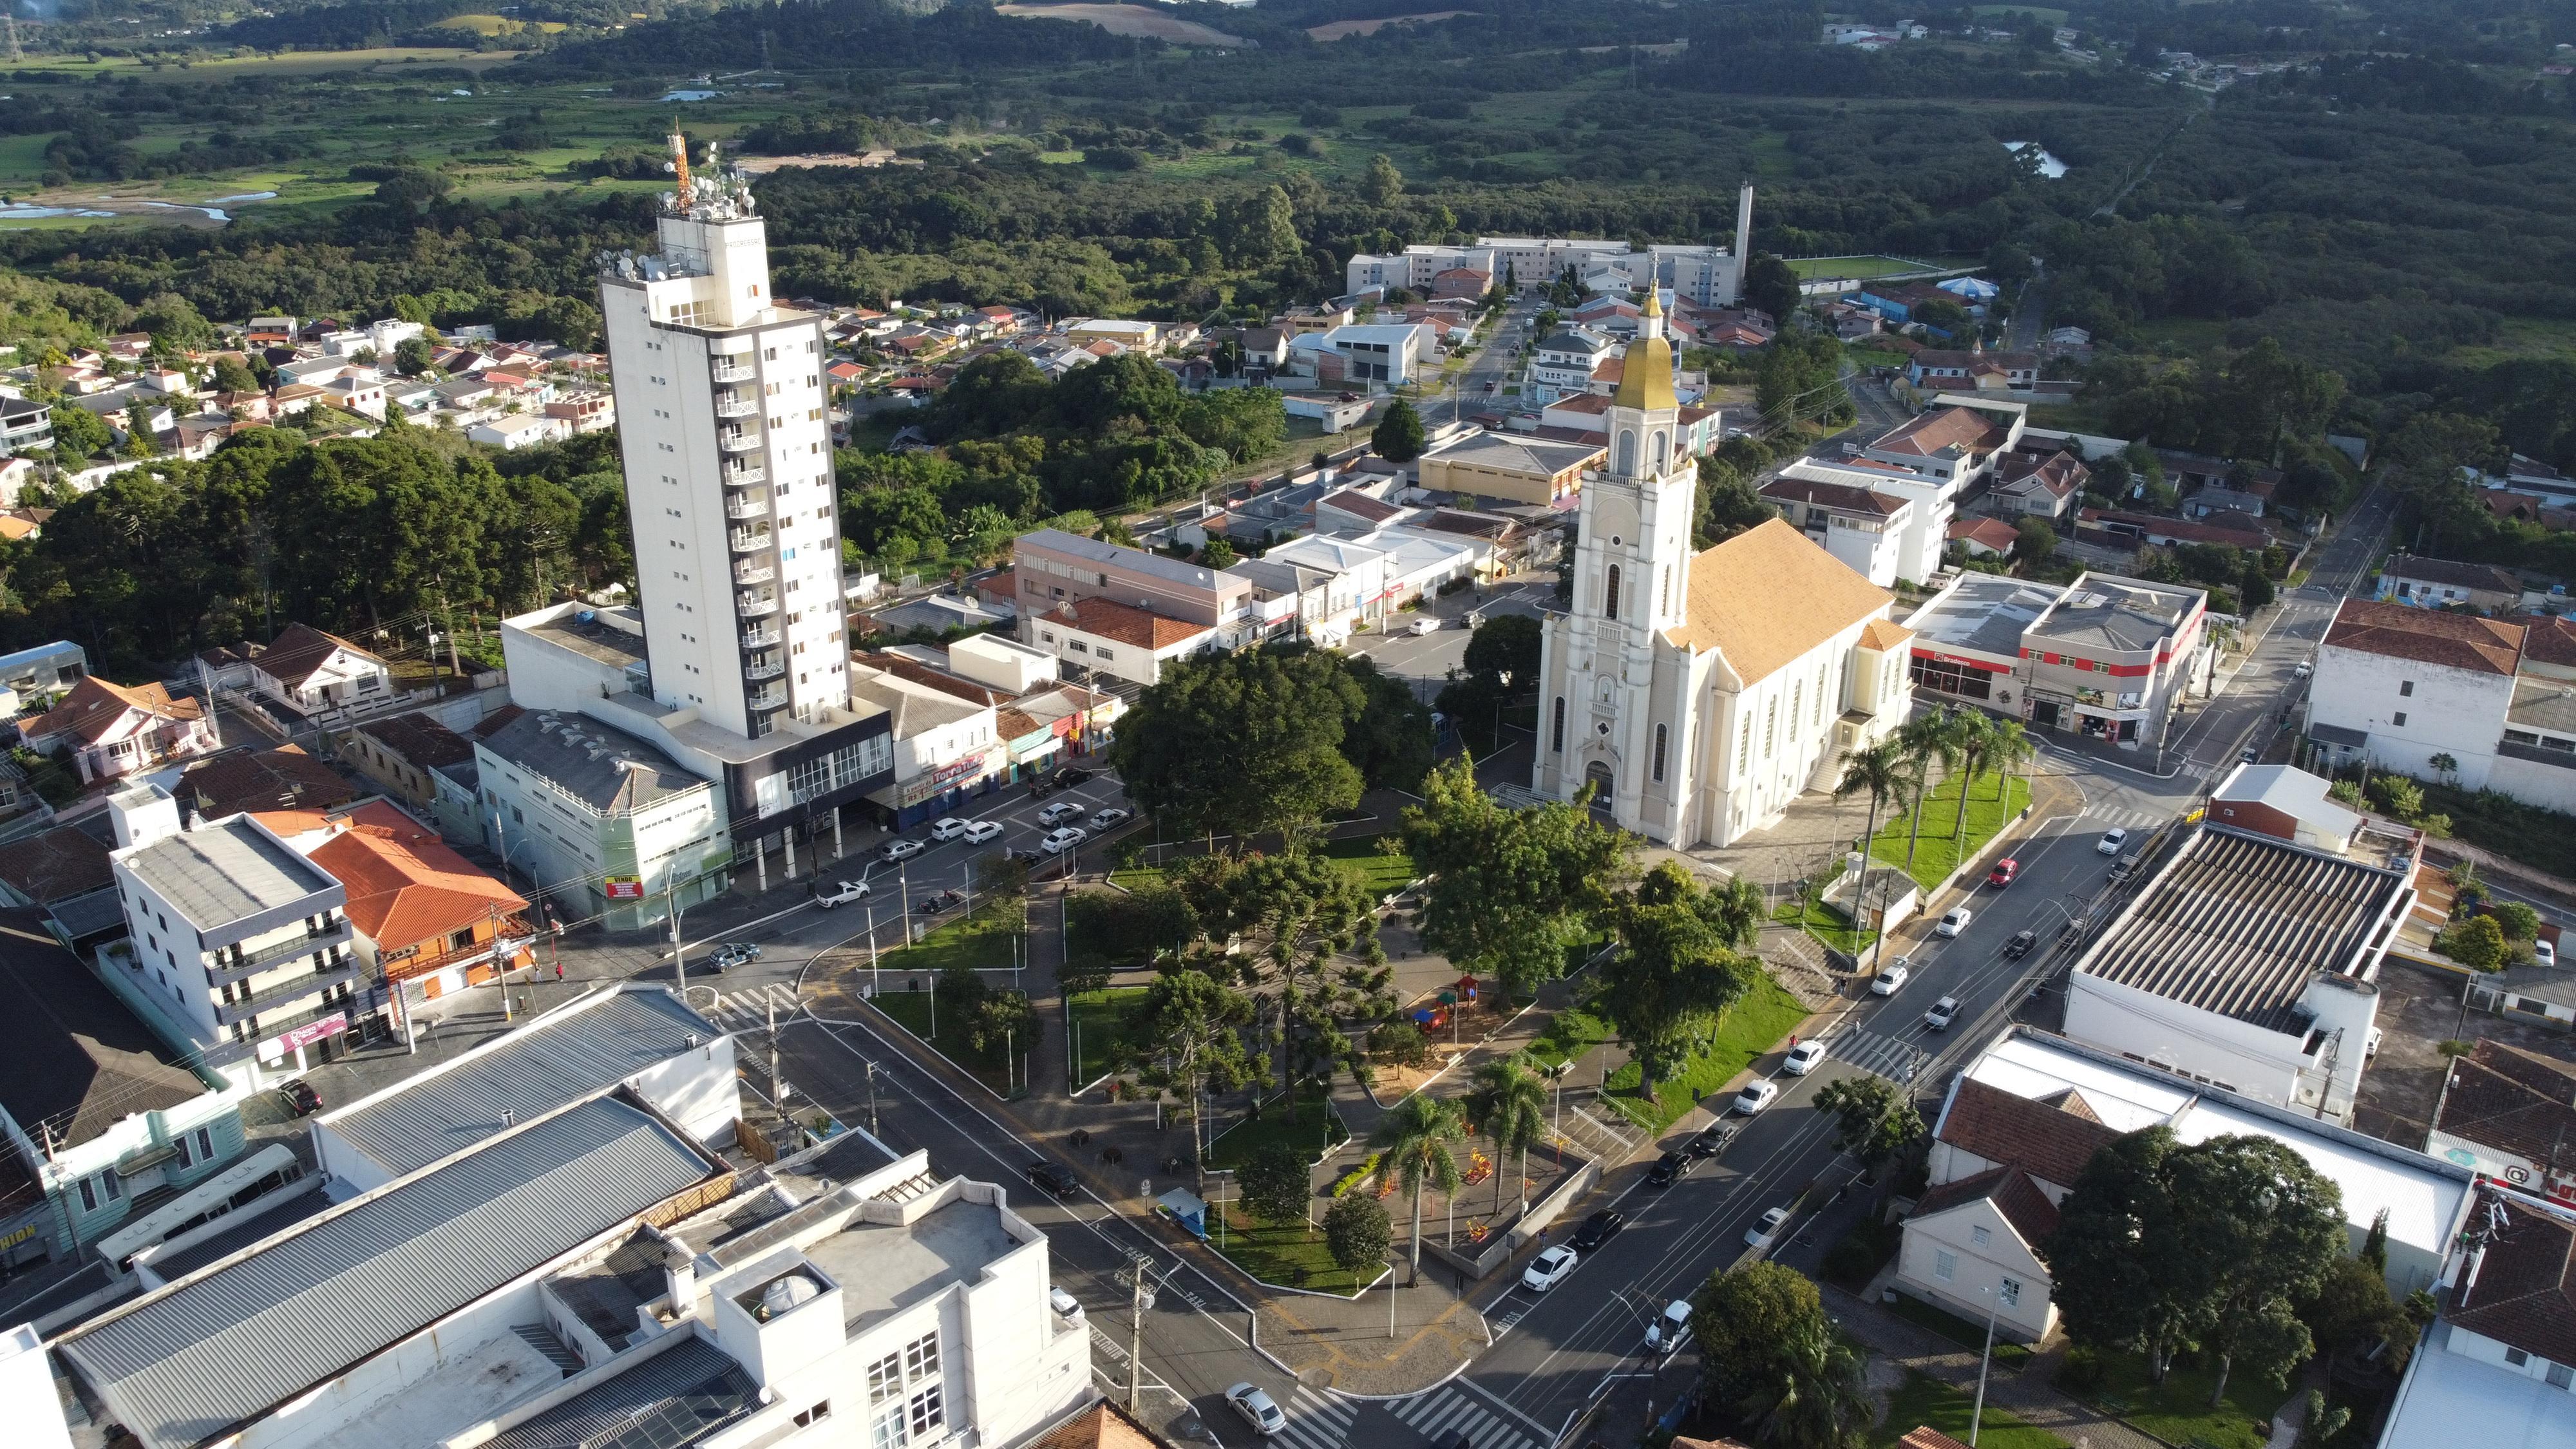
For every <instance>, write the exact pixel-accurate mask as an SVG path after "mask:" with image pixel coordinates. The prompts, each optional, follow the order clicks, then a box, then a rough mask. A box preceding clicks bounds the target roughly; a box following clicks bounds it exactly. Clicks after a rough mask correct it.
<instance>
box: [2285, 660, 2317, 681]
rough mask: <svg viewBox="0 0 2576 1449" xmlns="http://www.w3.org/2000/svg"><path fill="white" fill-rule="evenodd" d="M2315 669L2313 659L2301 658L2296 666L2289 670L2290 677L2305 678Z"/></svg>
mask: <svg viewBox="0 0 2576 1449" xmlns="http://www.w3.org/2000/svg"><path fill="white" fill-rule="evenodd" d="M2316 669H2317V666H2316V662H2315V661H2314V660H2309V659H2302V660H2300V661H2299V665H2298V667H2297V668H2295V669H2293V670H2291V671H2290V677H2291V678H2292V679H2305V678H2307V677H2308V676H2309V675H2311V674H2314V673H2315V672H2316Z"/></svg>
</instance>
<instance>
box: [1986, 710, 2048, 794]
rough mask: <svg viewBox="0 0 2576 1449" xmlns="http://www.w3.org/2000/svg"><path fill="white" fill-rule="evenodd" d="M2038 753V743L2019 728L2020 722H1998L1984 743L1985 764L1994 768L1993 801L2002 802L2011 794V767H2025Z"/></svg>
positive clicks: (2012, 720) (2013, 720)
mask: <svg viewBox="0 0 2576 1449" xmlns="http://www.w3.org/2000/svg"><path fill="white" fill-rule="evenodd" d="M2038 753H2039V742H2038V741H2037V740H2034V739H2032V738H2031V737H2030V733H2029V732H2028V731H2027V730H2024V729H2023V728H2022V727H2021V721H2020V720H2017V719H2008V720H2003V721H2000V722H1998V723H1997V724H1996V725H1995V727H1994V730H1993V732H1992V734H1991V736H1990V737H1989V738H1988V739H1987V741H1986V763H1988V764H1990V765H1992V766H1994V767H1995V799H1996V800H1997V801H1998V802H2001V801H2003V800H2004V799H2005V798H2006V797H2007V796H2008V795H2009V794H2010V792H2011V784H2010V782H2011V779H2012V772H2013V767H2014V766H2016V765H2026V764H2028V763H2030V761H2031V759H2032V758H2033V757H2034V756H2036V755H2037V754H2038Z"/></svg>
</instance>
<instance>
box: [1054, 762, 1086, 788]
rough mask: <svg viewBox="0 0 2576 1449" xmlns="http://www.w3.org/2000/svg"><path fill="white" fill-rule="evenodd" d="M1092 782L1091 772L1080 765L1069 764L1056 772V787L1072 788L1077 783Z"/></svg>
mask: <svg viewBox="0 0 2576 1449" xmlns="http://www.w3.org/2000/svg"><path fill="white" fill-rule="evenodd" d="M1090 782H1091V772H1090V771H1089V770H1086V769H1084V768H1082V767H1081V766H1080V765H1067V766H1065V767H1064V768H1063V769H1061V770H1058V771H1056V772H1055V787H1056V788H1057V789H1059V790H1070V789H1072V788H1073V787H1074V786H1076V785H1087V784H1089V783H1090Z"/></svg>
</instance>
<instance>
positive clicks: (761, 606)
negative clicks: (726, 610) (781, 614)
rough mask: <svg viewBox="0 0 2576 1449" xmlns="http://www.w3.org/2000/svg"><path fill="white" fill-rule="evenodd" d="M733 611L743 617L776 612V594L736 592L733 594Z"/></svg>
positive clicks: (763, 616) (760, 615) (755, 616)
mask: <svg viewBox="0 0 2576 1449" xmlns="http://www.w3.org/2000/svg"><path fill="white" fill-rule="evenodd" d="M733 611H734V613H735V614H737V615H739V616H741V617H742V618H745V619H759V618H765V617H767V616H768V615H771V614H775V613H777V612H778V596H777V595H775V594H736V595H734V596H733Z"/></svg>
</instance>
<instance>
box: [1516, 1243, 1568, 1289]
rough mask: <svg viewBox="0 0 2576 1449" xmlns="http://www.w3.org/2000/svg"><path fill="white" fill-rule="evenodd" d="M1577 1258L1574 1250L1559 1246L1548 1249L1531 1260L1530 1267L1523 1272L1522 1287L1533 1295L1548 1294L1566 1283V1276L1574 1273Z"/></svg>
mask: <svg viewBox="0 0 2576 1449" xmlns="http://www.w3.org/2000/svg"><path fill="white" fill-rule="evenodd" d="M1575 1257H1576V1254H1575V1251H1574V1250H1573V1249H1572V1248H1568V1247H1563V1246H1559V1247H1554V1248H1550V1249H1548V1250H1547V1251H1546V1252H1544V1253H1541V1254H1539V1255H1538V1256H1537V1257H1535V1258H1532V1259H1530V1265H1529V1266H1528V1267H1527V1268H1524V1269H1522V1270H1521V1286H1522V1287H1524V1288H1527V1289H1528V1290H1529V1291H1531V1292H1532V1293H1544V1292H1546V1291H1547V1290H1549V1289H1550V1288H1553V1287H1555V1286H1556V1285H1557V1284H1559V1283H1562V1282H1564V1281H1565V1275H1566V1274H1568V1273H1571V1272H1573V1271H1574V1260H1575Z"/></svg>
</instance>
